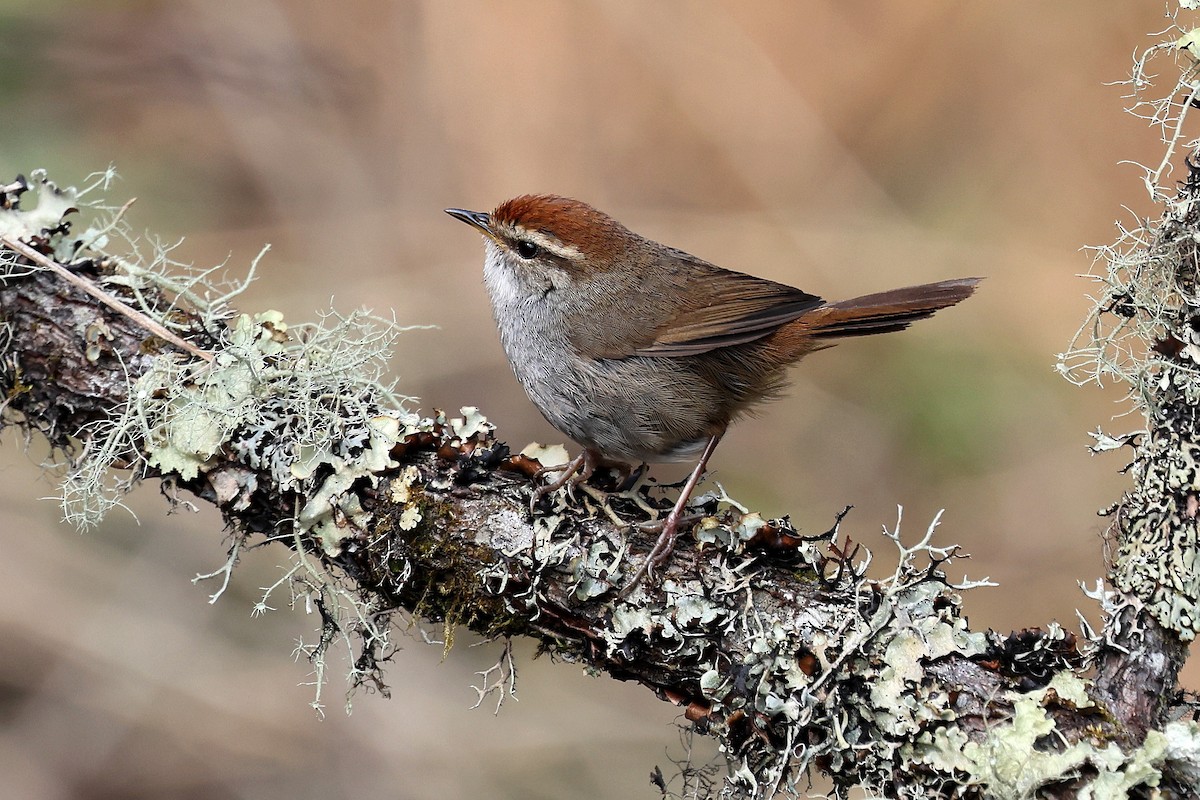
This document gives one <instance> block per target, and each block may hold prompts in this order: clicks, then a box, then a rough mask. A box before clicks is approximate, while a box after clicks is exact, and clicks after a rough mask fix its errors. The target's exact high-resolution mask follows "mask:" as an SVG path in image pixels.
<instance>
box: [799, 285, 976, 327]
mask: <svg viewBox="0 0 1200 800" xmlns="http://www.w3.org/2000/svg"><path fill="white" fill-rule="evenodd" d="M980 280H982V279H981V278H956V279H954V280H949V281H938V282H937V283H925V284H922V285H920V286H906V287H905V288H903V289H892V290H891V291H887V292H879V293H877V294H868V295H863V296H862V297H855V298H853V299H850V300H843V301H841V302H840V303H830V304H828V305H824V306H821V307H819V308H815V309H813V310H812V311H811V312H809V313H807V314H805V315H804V316H803V317H801V318H800V319H799V320H797V322H796V323H795V324H797V325H798V326H799V327H801V328H802V329H803V330H804V332H805V333H807V334H808V335H809V336H811V337H813V338H814V339H818V340H820V339H838V338H841V337H843V336H868V335H871V334H875V333H890V332H892V331H899V330H903V329H904V328H907V327H908V326H909V325H911V324H912V323H913V322H916V321H917V320H919V319H925V318H926V317H928V316H932V315H933V313H934V312H935V311H938V310H940V309H943V308H947V307H948V306H952V305H954V304H955V303H959V302H962V301H963V300H966V299H967V298H968V297H970V296H971V294H972V293H973V292H974V291H975V287H976V286H978V285H979V281H980Z"/></svg>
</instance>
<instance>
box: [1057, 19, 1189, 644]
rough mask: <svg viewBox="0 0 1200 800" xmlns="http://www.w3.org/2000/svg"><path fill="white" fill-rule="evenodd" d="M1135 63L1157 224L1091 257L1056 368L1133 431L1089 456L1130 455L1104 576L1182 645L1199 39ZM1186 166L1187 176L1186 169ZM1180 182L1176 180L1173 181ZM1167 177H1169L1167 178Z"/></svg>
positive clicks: (1142, 225) (1099, 442)
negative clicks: (1156, 138)
mask: <svg viewBox="0 0 1200 800" xmlns="http://www.w3.org/2000/svg"><path fill="white" fill-rule="evenodd" d="M1168 36H1169V39H1168V40H1167V41H1164V42H1163V43H1162V44H1159V45H1156V46H1154V47H1152V48H1150V49H1149V50H1148V51H1147V52H1146V53H1144V54H1142V56H1141V57H1140V58H1139V59H1138V61H1137V62H1136V64H1135V68H1134V72H1133V75H1132V77H1131V78H1130V80H1129V82H1128V86H1129V87H1130V94H1129V100H1130V107H1129V110H1130V112H1131V113H1133V114H1135V115H1137V116H1139V117H1142V118H1144V119H1145V120H1146V121H1147V122H1148V123H1150V124H1151V125H1152V126H1154V127H1155V128H1156V129H1157V130H1158V131H1159V132H1160V134H1161V135H1162V140H1163V143H1164V145H1165V147H1164V152H1163V156H1162V158H1161V160H1160V161H1159V162H1158V163H1157V164H1154V165H1152V166H1147V167H1145V168H1144V170H1145V171H1144V182H1145V186H1146V189H1147V191H1148V192H1149V194H1150V197H1151V199H1152V200H1153V201H1154V202H1155V203H1156V204H1158V205H1159V207H1160V208H1161V209H1162V214H1161V216H1160V217H1159V218H1158V219H1153V220H1151V219H1142V220H1137V221H1136V222H1135V223H1134V224H1129V225H1120V226H1119V237H1118V239H1117V241H1116V242H1115V243H1114V244H1112V245H1109V246H1105V247H1100V248H1097V250H1096V260H1095V267H1096V269H1095V271H1094V273H1093V275H1092V276H1091V277H1092V278H1093V279H1094V280H1095V282H1096V284H1097V291H1096V294H1095V296H1094V297H1093V308H1092V311H1091V313H1090V314H1089V316H1088V318H1087V319H1086V321H1085V323H1084V325H1083V326H1082V327H1081V328H1080V330H1079V332H1078V333H1077V334H1076V336H1075V339H1074V341H1073V342H1072V343H1071V347H1070V349H1069V350H1068V351H1067V352H1065V353H1063V354H1062V355H1061V356H1060V357H1059V361H1058V365H1057V367H1058V370H1059V371H1060V372H1061V373H1062V374H1063V375H1064V376H1065V377H1066V378H1067V379H1068V380H1070V381H1072V382H1074V383H1076V384H1080V385H1083V384H1096V385H1100V386H1104V385H1110V384H1115V385H1117V386H1120V387H1123V388H1124V389H1125V390H1126V392H1127V395H1128V412H1129V413H1130V414H1131V415H1132V416H1134V417H1135V418H1137V419H1138V422H1137V423H1135V424H1134V425H1133V426H1131V427H1133V428H1134V429H1133V430H1126V431H1123V432H1120V433H1115V434H1113V433H1106V432H1103V431H1097V432H1096V434H1095V435H1094V437H1095V439H1096V441H1095V444H1094V446H1093V450H1094V451H1095V452H1101V451H1110V450H1123V449H1124V448H1125V447H1126V446H1129V447H1130V448H1131V450H1132V453H1133V463H1132V465H1131V467H1130V469H1129V474H1130V475H1131V476H1132V477H1133V479H1134V482H1135V486H1134V488H1133V489H1132V490H1131V491H1129V492H1127V493H1126V496H1125V497H1124V498H1123V499H1122V501H1121V502H1120V503H1118V504H1115V505H1114V506H1113V507H1112V508H1110V509H1109V510H1108V512H1107V513H1108V515H1109V516H1111V517H1112V519H1113V528H1112V532H1113V533H1114V539H1115V540H1116V553H1115V558H1114V559H1113V569H1112V574H1111V578H1112V580H1113V582H1114V583H1115V584H1116V586H1117V587H1118V588H1119V589H1120V590H1121V591H1122V592H1125V593H1127V594H1128V595H1132V596H1133V597H1136V598H1137V599H1138V601H1140V602H1141V603H1144V604H1145V605H1146V606H1147V607H1148V608H1149V609H1150V611H1151V613H1152V614H1154V616H1155V618H1156V619H1157V620H1158V621H1159V622H1160V623H1161V624H1162V625H1163V626H1164V627H1166V628H1168V629H1170V630H1173V631H1175V632H1176V633H1178V635H1179V636H1181V637H1182V638H1184V639H1185V640H1190V639H1191V638H1193V637H1194V636H1195V635H1196V634H1197V633H1198V632H1200V529H1198V527H1197V508H1200V500H1198V498H1200V448H1198V447H1197V445H1196V442H1197V441H1200V426H1198V425H1197V422H1196V420H1195V419H1194V418H1193V416H1194V415H1193V414H1192V411H1191V409H1194V408H1195V407H1196V406H1197V404H1200V315H1198V312H1200V269H1198V264H1200V167H1198V166H1197V159H1200V139H1197V138H1195V137H1194V136H1193V135H1192V134H1190V133H1189V127H1190V126H1189V124H1188V123H1189V118H1190V116H1191V115H1192V114H1193V113H1194V111H1195V109H1196V108H1197V107H1200V32H1198V31H1197V30H1184V29H1181V28H1175V29H1174V30H1173V31H1168ZM1167 58H1172V59H1174V61H1175V62H1176V63H1177V64H1178V67H1179V69H1177V70H1175V72H1176V73H1177V74H1178V75H1179V78H1178V81H1177V82H1176V83H1175V85H1173V86H1172V87H1170V90H1169V91H1167V92H1165V93H1164V92H1161V91H1154V90H1153V86H1152V83H1151V80H1150V72H1149V69H1150V64H1151V63H1152V62H1153V63H1161V61H1162V60H1165V59H1167ZM1181 162H1182V163H1185V164H1186V167H1185V168H1183V169H1182V170H1181V166H1180V165H1181ZM1180 171H1182V172H1185V173H1186V174H1179V172H1180ZM1173 173H1174V174H1173Z"/></svg>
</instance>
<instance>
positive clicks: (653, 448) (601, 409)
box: [509, 351, 712, 462]
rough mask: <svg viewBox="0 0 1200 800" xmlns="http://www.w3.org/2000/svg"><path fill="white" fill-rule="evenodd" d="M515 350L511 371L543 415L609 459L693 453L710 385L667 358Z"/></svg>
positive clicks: (705, 427)
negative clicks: (518, 354) (592, 356)
mask: <svg viewBox="0 0 1200 800" xmlns="http://www.w3.org/2000/svg"><path fill="white" fill-rule="evenodd" d="M522 355H523V356H524V357H523V358H519V359H513V358H511V357H510V359H509V361H510V363H511V364H512V367H513V372H514V373H515V374H516V376H517V380H518V381H520V383H521V385H522V386H524V388H525V391H526V392H527V393H528V394H529V398H530V400H532V401H533V403H534V405H536V406H537V407H538V410H540V411H541V412H542V415H543V416H544V417H545V418H546V420H547V421H548V422H549V423H550V424H551V425H553V426H554V427H555V428H557V429H558V430H560V431H562V432H563V433H565V434H566V435H567V436H569V437H571V438H572V439H574V440H575V441H576V442H578V443H580V444H582V445H584V446H585V447H590V448H593V449H595V450H598V451H600V452H601V453H603V454H604V455H606V456H608V457H609V458H613V459H618V460H622V461H632V462H640V461H648V462H661V461H685V460H688V459H691V458H694V457H696V456H698V455H699V454H700V452H701V451H702V450H703V448H704V445H705V443H706V442H707V440H708V437H709V435H710V434H711V432H712V431H711V430H710V429H711V427H712V426H711V425H710V424H709V421H708V420H707V419H706V417H705V415H704V414H703V413H702V412H701V411H700V409H701V408H704V407H706V406H705V404H704V403H703V402H701V400H702V397H703V395H705V393H706V392H710V391H711V389H710V388H709V387H706V386H703V385H701V382H698V381H697V380H696V379H695V376H691V375H688V374H687V372H686V370H685V369H681V368H680V367H681V366H682V365H678V364H674V363H673V362H671V361H670V360H668V359H653V361H655V362H656V363H655V364H654V365H652V366H653V368H652V369H650V368H648V366H650V365H647V364H646V363H645V362H647V361H649V360H650V359H644V358H639V357H634V358H627V359H588V358H584V357H581V356H579V355H577V354H575V353H568V352H564V351H560V352H558V353H556V354H554V355H550V354H547V353H544V352H543V353H539V354H537V355H534V356H533V357H530V356H529V354H528V353H522ZM659 362H661V363H659ZM708 405H709V406H711V403H709V404H708Z"/></svg>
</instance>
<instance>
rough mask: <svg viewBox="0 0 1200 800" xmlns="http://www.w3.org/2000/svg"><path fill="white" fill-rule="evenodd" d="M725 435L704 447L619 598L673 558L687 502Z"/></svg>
mask: <svg viewBox="0 0 1200 800" xmlns="http://www.w3.org/2000/svg"><path fill="white" fill-rule="evenodd" d="M724 433H725V431H723V430H722V431H719V432H717V433H714V434H713V435H712V436H711V437H709V440H708V444H706V445H705V446H704V452H703V453H701V454H700V460H699V461H698V462H697V463H696V468H695V469H694V470H692V474H691V475H689V476H688V479H687V483H685V484H684V485H683V489H682V490H681V491H680V493H679V499H678V500H676V501H675V507H674V508H672V509H671V513H670V514H668V515H667V518H666V520H665V521H664V522H663V523H662V532H661V533H659V535H658V541H656V542H655V543H654V547H652V548H650V552H649V553H647V554H646V560H645V561H644V562H643V563H642V566H641V567H640V568H639V569H638V571H637V572H635V573H634V575H633V578H631V579H630V581H629V583H627V584H625V587H624V588H623V589H621V591H620V593H619V594H618V597H622V598H623V597H626V596H628V594H629V592H631V591H633V589H634V587H636V586H637V585H638V584H639V583H640V582H641V580H642V578H644V577H646V576H647V575H650V576H652V577H653V575H654V570H655V569H656V568H658V567H661V566H662V565H663V564H665V563H666V561H667V559H668V558H670V557H671V552H672V551H673V550H674V549H675V539H676V537H677V536H678V535H679V523H680V522H681V521H682V520H683V513H684V510H685V509H686V508H687V502H688V500H689V499H690V498H691V496H692V492H693V491H695V489H696V484H698V483H700V478H701V477H703V475H704V470H705V469H706V468H707V467H708V460H709V459H710V458H712V454H713V451H714V450H716V449H717V443H718V442H720V441H721V437H722V436H723V435H724Z"/></svg>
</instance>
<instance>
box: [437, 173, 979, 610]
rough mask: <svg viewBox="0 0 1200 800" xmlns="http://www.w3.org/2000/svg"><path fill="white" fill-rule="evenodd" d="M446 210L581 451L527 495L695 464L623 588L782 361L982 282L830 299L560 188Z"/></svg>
mask: <svg viewBox="0 0 1200 800" xmlns="http://www.w3.org/2000/svg"><path fill="white" fill-rule="evenodd" d="M446 213H447V214H449V215H450V216H452V217H454V218H455V219H458V220H460V221H462V222H464V223H466V224H468V225H470V226H472V227H474V228H475V229H477V230H478V231H479V232H480V233H481V234H483V239H484V246H485V257H484V266H483V277H484V284H485V286H486V288H487V292H488V295H489V297H490V299H491V305H492V312H493V316H494V318H495V321H496V325H497V328H498V330H499V334H500V342H501V344H502V346H503V349H504V352H505V355H506V356H507V358H508V362H509V364H510V365H511V367H512V370H513V373H514V374H515V376H516V378H517V380H518V381H519V382H520V384H521V385H522V386H523V387H524V389H525V391H526V393H527V394H528V395H529V399H530V400H531V401H532V402H533V404H534V405H535V406H536V407H537V408H538V410H539V411H540V412H541V413H542V415H543V416H544V417H545V418H546V420H547V421H548V422H549V423H550V424H551V425H553V426H554V427H555V428H557V429H558V430H559V431H561V432H562V433H564V434H566V435H567V436H568V437H570V438H571V439H573V440H574V441H575V442H577V443H578V444H580V445H581V446H582V448H583V449H582V452H581V453H580V454H579V455H578V456H577V457H575V458H574V459H572V460H571V461H570V462H569V463H567V464H566V465H562V466H560V467H557V468H552V469H557V470H558V471H559V472H560V474H559V476H558V478H557V479H555V480H554V481H552V482H550V483H548V484H546V485H544V486H541V487H539V488H538V489H537V490H536V491H535V493H534V496H533V504H536V502H537V500H538V499H539V498H540V497H542V496H544V494H546V493H547V492H550V491H554V490H557V489H558V488H561V487H562V486H564V485H566V484H567V483H568V482H569V483H571V484H577V483H579V482H582V481H586V480H587V479H588V478H589V477H590V476H591V475H592V473H593V471H594V470H595V469H596V468H597V467H598V466H599V465H601V464H602V463H627V464H630V465H632V464H637V463H659V462H672V461H692V460H693V459H694V460H695V467H694V468H693V470H692V471H691V473H690V474H689V476H688V478H687V481H686V482H685V483H684V485H683V488H682V489H681V491H680V494H679V498H678V499H677V501H676V502H675V504H674V506H673V508H672V509H671V512H670V513H669V514H668V516H667V518H666V519H665V520H664V521H662V522H661V525H660V527H659V537H658V539H657V541H656V542H655V544H654V546H653V547H652V548H651V550H650V551H649V553H648V554H647V556H646V559H645V561H644V562H643V564H642V566H641V568H640V569H639V570H638V571H637V573H636V574H635V575H634V577H633V578H632V580H631V582H630V584H629V585H628V586H627V587H626V591H627V590H628V589H630V588H632V586H634V585H636V584H637V583H638V581H640V580H641V578H642V577H643V576H645V575H646V574H653V571H654V570H655V569H657V568H659V567H661V566H662V565H663V564H665V563H666V561H667V559H668V558H669V557H670V554H671V552H672V551H673V549H674V545H675V541H676V537H677V536H678V534H679V530H680V525H681V522H682V521H683V520H684V518H685V515H686V508H687V502H688V500H689V498H690V497H691V494H692V492H693V491H694V490H695V488H696V485H697V484H698V483H699V481H700V479H701V477H702V476H703V474H704V472H705V470H706V469H707V465H708V462H709V460H710V459H711V458H712V455H713V452H714V451H715V450H716V447H717V445H718V444H719V442H720V441H721V437H722V436H724V434H725V432H726V430H727V429H728V427H729V426H730V425H731V424H732V423H733V422H735V421H736V420H738V419H739V418H740V417H742V416H744V415H745V414H746V413H747V412H748V411H750V410H752V409H753V408H755V407H756V406H758V405H759V404H761V403H763V402H766V401H768V400H771V399H774V398H776V397H778V396H779V395H780V394H781V392H782V391H783V390H784V388H785V387H786V385H787V382H788V379H787V373H788V369H789V367H791V366H792V365H793V364H795V363H796V362H798V361H800V360H801V359H802V358H804V357H805V356H807V355H808V354H809V353H812V352H814V351H816V350H821V349H824V348H827V347H830V346H831V345H833V344H835V343H836V342H838V341H839V340H841V339H846V338H851V337H857V336H866V335H874V334H880V333H890V332H893V331H899V330H902V329H904V328H907V327H908V326H909V325H910V324H911V323H913V322H915V321H917V320H920V319H924V318H926V317H929V316H930V315H932V314H933V313H935V312H936V311H939V310H941V309H943V308H947V307H949V306H953V305H955V304H957V303H959V302H961V301H962V300H965V299H966V298H967V297H969V296H971V294H972V293H974V291H975V289H976V287H977V286H978V284H979V282H980V280H981V278H977V277H971V278H956V279H951V280H943V281H938V282H936V283H926V284H921V285H917V286H908V287H904V288H900V289H891V290H887V291H883V292H878V293H874V294H868V295H864V296H861V297H856V298H853V299H850V300H843V301H840V302H834V303H829V302H826V301H825V300H823V299H822V298H820V297H818V296H816V295H813V294H809V293H808V292H805V291H802V290H800V289H797V288H794V287H792V286H789V285H787V284H783V283H777V282H775V281H770V280H766V279H764V278H759V277H755V276H752V275H749V274H746V273H743V272H736V271H733V270H729V269H725V268H723V267H719V266H717V265H715V264H711V263H709V262H707V261H704V260H703V259H700V258H697V257H696V256H693V255H691V254H689V253H686V252H684V251H683V250H679V249H676V248H673V247H668V246H666V245H663V244H660V243H658V242H656V241H654V240H652V239H649V238H646V237H644V236H641V235H639V234H637V233H634V232H633V231H631V230H629V229H628V228H626V227H625V226H624V225H622V224H621V223H620V222H618V221H617V220H615V219H613V218H612V217H611V216H609V215H607V214H605V213H604V212H602V211H600V210H598V209H596V208H594V207H592V206H591V205H588V204H587V203H585V202H582V201H580V200H575V199H572V198H568V197H562V196H559V195H553V194H527V195H521V196H519V197H514V198H512V199H510V200H506V201H504V202H502V203H500V204H499V205H498V206H496V208H495V209H494V210H493V211H491V212H490V213H488V212H480V211H468V210H466V209H461V208H449V209H446ZM630 468H632V466H631V467H630ZM548 471H550V470H543V472H548Z"/></svg>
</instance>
